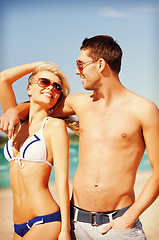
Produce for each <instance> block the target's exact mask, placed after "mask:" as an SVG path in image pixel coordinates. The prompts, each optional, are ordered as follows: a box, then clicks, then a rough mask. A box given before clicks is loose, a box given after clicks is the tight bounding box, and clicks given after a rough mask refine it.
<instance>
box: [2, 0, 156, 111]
mask: <svg viewBox="0 0 159 240" xmlns="http://www.w3.org/2000/svg"><path fill="white" fill-rule="evenodd" d="M158 24H159V2H158V0H151V1H150V0H149V1H148V0H132V1H129V0H126V1H125V0H120V1H119V0H111V1H110V0H98V1H97V0H95V1H94V0H80V1H79V0H77V1H76V0H56V1H55V0H45V1H41V0H27V1H26V0H14V1H13V0H1V1H0V71H3V70H5V69H7V68H11V67H14V66H17V65H21V64H25V63H30V62H36V61H47V62H54V63H56V64H57V65H58V66H59V67H60V69H61V70H62V71H63V72H64V73H65V74H66V76H67V77H68V80H69V83H70V87H71V93H77V92H85V90H84V89H83V86H82V83H81V79H80V77H79V76H76V75H75V71H76V59H77V58H78V55H79V53H80V46H81V43H82V41H83V40H84V38H86V37H88V38H89V37H92V36H95V35H101V34H105V35H110V36H112V37H113V38H114V39H115V40H116V41H117V43H118V44H119V45H120V46H121V48H122V50H123V59H122V68H121V72H120V75H119V77H120V80H121V82H122V84H123V85H124V86H125V87H126V88H128V89H130V90H131V91H133V92H136V93H137V94H139V95H141V96H143V97H145V98H148V99H150V100H152V101H153V102H155V103H156V104H157V106H159V83H158V74H157V73H158V67H159V64H158V55H159V46H158V43H159V32H158V29H159V28H158ZM27 78H28V76H26V77H24V78H23V79H21V80H19V81H18V82H16V83H15V84H14V90H15V94H16V98H17V103H18V104H19V103H21V102H24V101H27V100H28V96H27V92H26V88H27ZM6 94H7V93H6ZM0 114H2V109H1V106H0Z"/></svg>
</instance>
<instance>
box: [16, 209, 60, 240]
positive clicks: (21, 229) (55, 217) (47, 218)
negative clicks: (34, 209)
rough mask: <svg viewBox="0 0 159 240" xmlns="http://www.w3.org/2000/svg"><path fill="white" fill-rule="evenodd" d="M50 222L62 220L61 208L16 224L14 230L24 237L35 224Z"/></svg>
mask: <svg viewBox="0 0 159 240" xmlns="http://www.w3.org/2000/svg"><path fill="white" fill-rule="evenodd" d="M48 222H61V213H60V210H59V211H57V212H55V213H51V214H48V215H44V216H38V217H35V218H32V219H31V220H29V221H27V222H26V223H22V224H14V231H15V233H16V234H18V235H19V236H21V237H23V236H24V235H25V234H26V233H27V232H28V231H29V230H30V229H31V228H32V227H33V226H35V225H39V224H43V223H48Z"/></svg>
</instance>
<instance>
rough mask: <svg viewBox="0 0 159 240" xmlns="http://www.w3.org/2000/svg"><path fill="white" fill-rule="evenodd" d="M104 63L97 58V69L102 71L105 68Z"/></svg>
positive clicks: (101, 59)
mask: <svg viewBox="0 0 159 240" xmlns="http://www.w3.org/2000/svg"><path fill="white" fill-rule="evenodd" d="M106 64H107V63H106V61H105V60H104V59H103V58H99V59H98V69H99V70H100V71H103V70H104V68H105V67H106Z"/></svg>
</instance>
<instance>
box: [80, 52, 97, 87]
mask: <svg viewBox="0 0 159 240" xmlns="http://www.w3.org/2000/svg"><path fill="white" fill-rule="evenodd" d="M88 53H89V50H88V49H87V50H82V51H81V52H80V54H79V57H78V59H77V69H76V74H77V75H79V76H80V77H81V78H82V84H83V87H84V88H85V89H86V90H95V88H96V81H97V80H98V78H99V72H98V63H97V62H98V60H93V59H92V58H91V57H89V56H88Z"/></svg>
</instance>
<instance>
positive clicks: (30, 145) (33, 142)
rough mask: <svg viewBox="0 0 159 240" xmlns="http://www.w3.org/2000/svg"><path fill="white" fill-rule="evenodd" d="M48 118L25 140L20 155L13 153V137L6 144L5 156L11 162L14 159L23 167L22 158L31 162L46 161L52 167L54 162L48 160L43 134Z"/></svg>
mask: <svg viewBox="0 0 159 240" xmlns="http://www.w3.org/2000/svg"><path fill="white" fill-rule="evenodd" d="M47 119H48V118H45V119H44V121H43V124H42V127H41V129H40V130H39V131H38V132H37V133H36V134H34V135H33V136H31V137H29V138H28V139H26V140H25V142H24V143H23V145H22V146H21V148H20V151H19V156H17V157H14V154H13V137H12V138H11V139H9V141H8V142H7V143H6V145H5V146H4V156H5V158H6V159H7V160H8V161H9V162H11V161H14V160H15V162H18V163H19V167H20V168H23V167H24V163H23V162H22V161H21V160H25V161H31V162H44V163H47V164H48V165H50V166H51V167H52V164H51V163H50V162H48V161H46V144H45V141H44V136H43V128H44V125H45V122H46V120H47Z"/></svg>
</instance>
